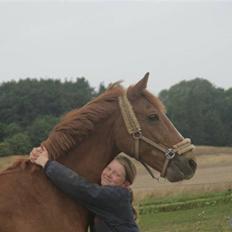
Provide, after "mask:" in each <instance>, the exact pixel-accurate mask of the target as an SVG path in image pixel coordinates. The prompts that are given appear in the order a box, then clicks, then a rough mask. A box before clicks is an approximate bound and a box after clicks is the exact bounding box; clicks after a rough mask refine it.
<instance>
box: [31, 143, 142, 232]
mask: <svg viewBox="0 0 232 232" xmlns="http://www.w3.org/2000/svg"><path fill="white" fill-rule="evenodd" d="M48 157H49V156H48V152H47V150H46V148H45V147H38V148H34V149H33V150H32V151H31V153H30V160H31V162H33V163H35V164H37V165H40V166H42V167H43V170H44V173H45V174H46V175H47V177H48V178H49V179H50V180H51V181H52V182H53V184H55V185H56V186H57V187H58V188H59V189H60V190H61V191H63V192H65V193H66V194H68V195H69V196H70V197H72V198H74V199H75V200H77V201H79V202H80V203H81V204H82V205H84V206H85V207H86V208H88V209H89V210H90V211H91V212H93V213H94V214H95V215H96V216H95V218H94V224H93V226H92V229H91V230H92V231H93V232H138V231H139V229H138V226H137V225H136V222H135V210H134V209H133V207H132V204H131V203H132V192H131V191H130V189H129V186H130V185H131V184H132V183H133V181H134V179H135V176H136V168H135V165H134V164H133V163H132V162H131V161H130V160H129V159H128V158H127V157H125V156H117V157H116V158H115V159H114V160H113V161H111V162H110V163H109V164H108V165H107V166H106V168H105V169H104V170H103V171H102V174H101V185H98V184H95V183H91V182H89V181H87V180H86V179H85V178H83V177H81V176H80V175H78V173H76V172H74V171H72V170H71V169H69V168H67V167H65V166H63V165H62V164H60V163H58V162H57V161H54V160H49V158H48Z"/></svg>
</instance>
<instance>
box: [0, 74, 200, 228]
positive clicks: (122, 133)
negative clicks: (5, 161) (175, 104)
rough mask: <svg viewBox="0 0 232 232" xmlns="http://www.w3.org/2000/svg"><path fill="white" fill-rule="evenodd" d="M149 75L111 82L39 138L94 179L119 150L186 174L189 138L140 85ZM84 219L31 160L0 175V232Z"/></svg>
mask: <svg viewBox="0 0 232 232" xmlns="http://www.w3.org/2000/svg"><path fill="white" fill-rule="evenodd" d="M148 76H149V73H146V75H145V76H144V77H143V78H142V79H141V80H140V81H138V82H137V83H136V84H135V85H133V86H130V87H129V88H127V89H124V88H123V87H122V86H121V85H120V83H117V84H114V85H112V86H111V87H109V88H108V89H107V90H106V91H105V92H104V93H103V94H101V95H100V96H98V97H96V98H95V99H93V100H91V101H90V102H89V103H87V104H86V105H85V106H83V107H82V108H80V109H74V110H73V111H71V112H68V113H67V114H66V115H65V116H64V117H63V118H62V119H61V121H60V122H59V123H58V124H57V125H56V126H55V127H54V128H53V130H52V132H51V133H50V134H49V136H48V138H47V139H46V140H45V141H43V142H42V143H41V144H42V145H43V146H44V147H46V149H47V150H48V152H49V156H50V157H49V158H50V159H53V160H57V161H58V162H60V163H62V164H64V165H65V166H67V167H69V168H71V169H72V170H74V171H76V172H78V173H79V174H80V175H81V176H84V177H85V178H86V179H88V180H89V181H92V182H95V183H99V180H100V174H101V172H102V170H103V169H104V167H105V166H106V165H107V164H108V163H109V162H110V161H111V160H112V159H113V158H114V157H115V156H116V155H117V154H118V153H120V152H124V153H125V154H127V155H128V156H130V157H132V158H135V159H137V160H139V161H140V162H142V163H143V164H144V165H145V167H146V168H147V169H148V170H149V172H152V171H151V168H153V169H155V170H157V171H158V172H160V173H161V175H162V176H164V177H165V178H166V179H167V180H169V181H170V182H176V181H181V180H184V179H190V178H191V177H192V176H193V175H194V173H195V170H196V167H197V164H196V162H195V161H194V157H193V156H192V154H193V153H192V149H193V145H192V144H191V141H190V140H189V139H185V138H183V136H182V135H181V134H180V133H179V132H178V131H177V129H176V128H175V127H174V125H173V124H172V123H171V121H170V120H169V119H168V117H167V116H166V114H165V107H164V105H163V104H162V103H161V101H160V100H159V99H158V98H157V97H155V96H153V95H152V94H151V93H150V92H149V91H148V90H147V89H146V86H147V82H148ZM89 220H90V213H89V212H88V211H87V209H85V208H83V207H82V206H81V202H77V201H74V200H73V199H71V198H69V197H67V196H66V195H65V194H64V193H62V192H61V191H59V190H58V189H57V188H56V187H55V186H54V185H53V184H52V183H51V182H50V181H49V180H48V178H47V177H46V176H45V175H44V173H43V171H42V169H41V168H40V167H38V166H37V165H35V164H32V163H31V162H30V160H29V159H21V160H18V161H17V162H15V163H14V164H12V165H11V166H10V167H8V168H7V169H5V170H4V171H2V173H1V174H0V231H1V232H32V231H33V232H64V231H65V232H74V231H75V232H77V231H78V232H86V231H87V230H88V225H89Z"/></svg>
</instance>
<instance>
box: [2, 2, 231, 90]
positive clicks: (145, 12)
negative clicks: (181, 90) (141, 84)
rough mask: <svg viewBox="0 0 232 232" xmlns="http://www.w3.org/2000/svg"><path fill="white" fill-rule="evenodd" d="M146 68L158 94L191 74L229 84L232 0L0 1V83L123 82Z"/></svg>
mask: <svg viewBox="0 0 232 232" xmlns="http://www.w3.org/2000/svg"><path fill="white" fill-rule="evenodd" d="M147 71H149V72H150V73H151V75H150V80H149V86H148V88H149V89H150V90H151V91H152V92H153V93H156V94H157V93H158V92H159V91H160V90H162V89H165V88H169V87H170V86H172V85H174V84H176V83H178V82H179V81H181V80H184V79H185V80H190V79H194V78H196V77H203V78H205V79H208V80H209V81H210V82H212V83H213V84H215V85H216V86H218V87H223V88H225V89H227V88H229V87H232V1H171V0H170V1H137V2H135V1H85V2H84V1H83V2H80V1H77V2H75V1H50V2H48V1H32V2H29V1H28V2H22V1H16V2H5V1H0V83H1V82H3V81H9V80H13V79H14V80H18V79H24V78H27V77H30V78H60V79H64V78H67V79H75V77H81V76H84V77H85V78H86V79H88V80H89V82H90V84H91V86H93V87H96V86H99V84H100V82H103V83H104V84H105V85H107V84H109V83H110V82H114V81H117V80H121V79H123V80H124V81H125V82H124V83H125V86H127V85H128V84H133V83H135V82H136V81H137V80H139V79H140V77H142V76H143V74H144V73H145V72H147Z"/></svg>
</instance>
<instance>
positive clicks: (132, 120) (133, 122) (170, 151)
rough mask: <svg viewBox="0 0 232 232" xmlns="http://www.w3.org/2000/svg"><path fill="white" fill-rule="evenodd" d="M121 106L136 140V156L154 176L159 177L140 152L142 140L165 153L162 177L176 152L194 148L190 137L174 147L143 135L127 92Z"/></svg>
mask: <svg viewBox="0 0 232 232" xmlns="http://www.w3.org/2000/svg"><path fill="white" fill-rule="evenodd" d="M119 106H120V110H121V114H122V117H123V120H124V123H125V125H126V128H127V131H128V133H129V134H130V135H131V136H132V138H133V139H134V141H135V149H134V156H135V157H134V158H135V159H137V160H138V161H140V162H141V163H142V164H143V166H144V167H145V168H146V169H147V171H148V172H149V174H150V175H151V176H152V177H153V178H155V179H157V178H156V177H155V176H154V174H153V173H152V171H151V170H150V168H149V167H148V165H147V164H146V163H145V162H144V161H143V159H142V157H141V156H140V154H139V145H140V143H139V142H140V140H142V141H143V142H145V143H147V144H149V145H151V146H152V147H154V148H156V149H157V150H159V151H162V152H163V153H164V156H165V162H164V166H163V168H162V171H161V174H160V176H161V177H165V175H166V170H167V167H168V164H169V162H170V160H171V159H173V158H174V157H175V155H176V154H178V155H182V154H184V153H186V152H188V151H190V150H192V149H193V148H194V145H192V144H191V140H190V139H183V140H182V141H181V142H180V143H177V144H175V145H174V146H173V148H168V147H166V146H164V145H162V144H158V143H155V142H154V141H152V140H151V139H149V138H147V137H145V136H143V134H142V129H141V127H140V125H139V122H138V120H137V118H136V116H135V113H134V111H133V108H132V105H131V104H130V102H129V100H128V98H127V95H126V93H124V94H123V95H122V96H120V97H119Z"/></svg>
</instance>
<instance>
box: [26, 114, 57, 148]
mask: <svg viewBox="0 0 232 232" xmlns="http://www.w3.org/2000/svg"><path fill="white" fill-rule="evenodd" d="M58 121H59V118H58V117H53V116H50V115H47V116H39V117H38V118H36V119H35V120H34V121H33V123H32V124H31V125H30V126H29V127H28V129H27V130H28V135H29V137H30V140H31V144H32V146H38V145H39V144H40V143H41V142H42V141H43V140H45V139H46V138H47V137H48V135H49V133H50V131H51V130H52V128H53V127H54V126H55V125H56V124H57V123H58Z"/></svg>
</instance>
